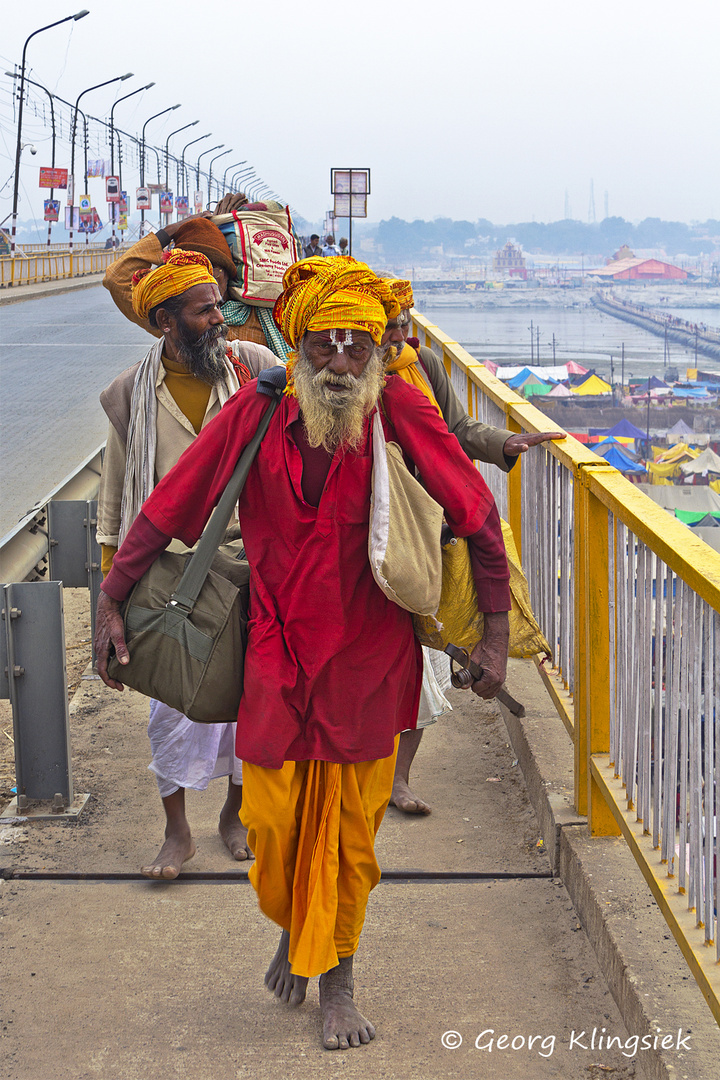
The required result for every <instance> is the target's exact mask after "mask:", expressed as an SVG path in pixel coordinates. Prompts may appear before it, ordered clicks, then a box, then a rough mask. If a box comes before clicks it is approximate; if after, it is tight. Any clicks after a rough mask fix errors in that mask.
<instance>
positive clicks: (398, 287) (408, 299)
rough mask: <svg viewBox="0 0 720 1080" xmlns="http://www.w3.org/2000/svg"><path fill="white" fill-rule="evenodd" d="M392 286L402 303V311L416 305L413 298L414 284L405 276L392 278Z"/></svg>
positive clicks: (393, 292) (400, 303) (394, 294)
mask: <svg viewBox="0 0 720 1080" xmlns="http://www.w3.org/2000/svg"><path fill="white" fill-rule="evenodd" d="M390 288H391V290H392V294H393V296H394V297H395V299H396V300H397V302H398V304H399V305H400V310H401V311H408V310H409V309H410V308H411V307H414V306H415V301H414V299H413V291H412V284H411V283H410V282H409V281H406V280H405V279H404V278H391V279H390Z"/></svg>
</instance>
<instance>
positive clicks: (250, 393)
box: [95, 257, 510, 1050]
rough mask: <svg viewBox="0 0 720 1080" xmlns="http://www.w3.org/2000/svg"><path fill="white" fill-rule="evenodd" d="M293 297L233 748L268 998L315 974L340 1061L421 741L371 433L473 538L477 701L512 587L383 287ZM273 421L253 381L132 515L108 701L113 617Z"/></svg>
mask: <svg viewBox="0 0 720 1080" xmlns="http://www.w3.org/2000/svg"><path fill="white" fill-rule="evenodd" d="M283 285H284V290H283V293H282V294H281V296H280V297H279V299H278V300H277V302H276V304H275V308H274V316H275V320H276V322H277V323H278V326H279V327H280V329H281V330H282V333H283V336H284V338H285V340H286V341H287V342H288V343H289V344H290V345H291V346H292V348H293V350H295V352H296V355H295V357H293V358H291V360H290V361H288V371H287V374H288V378H287V387H286V393H285V395H284V396H283V398H282V400H281V401H280V403H279V405H278V407H277V409H276V411H275V413H274V414H273V415H272V417H271V419H270V422H269V426H268V429H267V433H266V435H265V438H264V439H263V441H262V442H261V444H260V448H259V450H258V452H257V455H256V457H255V458H254V460H253V464H252V466H251V468H250V471H249V474H248V477H247V480H246V482H245V486H244V488H243V491H242V494H241V496H240V501H239V503H238V518H239V521H240V526H241V529H242V535H243V542H244V545H245V551H246V554H247V559H248V562H249V563H250V567H251V571H252V572H251V577H250V621H249V623H248V639H247V648H246V652H245V663H244V689H243V696H242V700H241V702H240V708H239V711H238V719H237V741H236V747H235V749H236V753H237V755H238V756H239V757H240V758H242V761H243V806H242V811H241V814H242V820H243V823H244V824H245V825H246V826H247V828H248V845H249V847H250V848H251V850H252V851H253V853H254V855H255V862H254V864H253V865H252V867H251V868H250V872H249V877H250V881H251V882H252V884H253V886H254V888H255V890H256V892H257V895H258V902H259V905H260V908H261V910H262V911H263V912H264V913H265V915H267V916H268V918H270V919H271V920H272V921H273V922H275V923H276V924H277V925H278V926H279V927H280V929H281V935H280V942H279V944H278V947H277V952H276V954H275V956H274V958H273V959H272V961H271V963H270V967H269V968H268V971H267V973H266V975H265V983H266V985H267V987H268V989H269V990H271V991H272V992H273V993H274V994H275V996H276V997H277V998H279V999H280V1000H281V1001H283V1002H286V1003H287V1004H289V1005H299V1004H301V1002H303V1001H304V999H305V995H306V990H307V984H308V980H309V979H310V978H311V977H313V976H315V975H319V976H320V984H319V994H320V1009H321V1012H322V1022H323V1028H322V1044H323V1046H324V1047H325V1048H326V1049H328V1050H337V1049H347V1048H348V1047H351V1046H352V1047H359V1046H360V1045H361V1044H364V1043H369V1042H370V1041H371V1040H372V1039H373V1037H374V1035H375V1027H374V1025H373V1024H372V1023H371V1022H370V1021H369V1020H367V1019H366V1018H365V1017H364V1016H363V1015H362V1014H361V1013H360V1012H359V1010H358V1008H357V1006H356V1005H355V1003H354V1000H353V990H354V980H353V958H354V954H355V952H356V950H357V948H358V945H359V941H360V934H361V931H362V928H363V923H364V919H365V910H366V907H367V902H368V897H369V894H370V891H371V889H373V888H374V886H375V885H377V883H378V881H379V879H380V868H379V866H378V864H377V860H376V858H375V852H374V844H375V836H376V834H377V830H378V828H379V827H380V823H381V821H382V817H383V814H384V813H385V810H386V808H387V805H388V801H389V799H390V794H391V791H392V784H393V774H394V768H395V753H396V750H397V738H398V736H399V733H400V732H401V731H403V730H405V729H406V728H410V727H414V725H415V720H416V717H417V709H418V700H419V696H420V686H421V681H422V653H421V650H420V646H419V644H418V643H417V639H416V638H415V635H414V632H413V623H412V618H411V616H410V614H409V612H407V611H405V610H404V609H403V608H401V607H399V606H398V605H397V604H394V603H392V601H391V600H389V599H388V598H387V597H386V595H385V593H384V592H383V591H382V590H381V589H380V587H379V586H378V585H377V584H376V582H375V579H374V577H373V574H372V570H371V567H370V560H369V558H368V533H369V528H370V526H369V517H370V490H371V475H372V465H373V425H375V424H381V425H382V429H383V434H384V437H385V439H386V440H387V441H393V442H396V443H398V444H399V445H400V446H401V448H402V450H403V452H404V454H405V455H406V458H407V459H408V463H409V465H410V466H411V467H416V468H417V469H418V471H419V472H420V475H421V476H422V478H423V481H424V483H425V485H426V487H427V489H428V491H429V492H430V494H431V495H432V496H433V498H434V499H436V500H437V501H438V502H439V503H440V504H441V505H442V506H443V507H444V509H445V514H446V517H447V520H448V523H449V524H450V526H451V528H452V530H453V532H454V533H455V535H456V536H466V537H468V543H469V547H470V551H471V560H472V564H473V573H474V577H475V583H476V588H477V591H478V598H479V607H480V610H481V611H483V612H484V615H485V620H484V621H485V629H484V634H483V638H482V640H481V641H480V642H479V643H478V645H477V646H476V648H475V649H474V650H473V653H472V658H473V660H474V661H475V662H476V663H477V664H478V665H479V666H480V667H482V669H483V671H484V674H483V677H482V679H480V680H478V681H477V682H475V683H474V684H473V690H474V691H475V693H477V694H478V695H479V696H481V697H485V698H489V697H493V696H494V695H495V693H497V690H498V689H499V687H500V686H501V685H502V682H503V679H504V677H505V665H506V658H507V641H508V618H507V612H508V610H509V608H510V592H509V588H508V578H509V575H508V568H507V561H506V558H505V549H504V545H503V539H502V531H501V528H500V519H499V517H498V513H497V509H496V507H495V503H494V501H493V498H492V495H491V494H490V492H489V490H488V488H487V486H486V484H485V482H484V481H483V479H482V477H481V476H480V474H479V473H478V472H477V470H476V469H475V468H474V467H473V466H472V464H471V462H470V461H469V460H468V458H467V457H466V456H465V454H463V452H462V450H461V449H460V444H459V443H458V441H457V439H456V438H455V436H454V435H451V434H450V433H449V431H448V429H447V425H445V424H444V423H443V421H442V420H441V418H440V416H439V414H438V412H437V410H436V409H435V408H434V407H433V406H432V405H431V404H430V403H429V401H428V400H427V398H426V397H424V395H423V394H421V393H420V392H419V391H418V390H417V389H416V388H415V387H413V386H409V385H407V384H406V383H405V382H403V381H402V380H401V379H399V378H398V377H397V376H390V377H389V378H387V379H385V378H384V376H383V372H382V366H381V364H382V359H381V350H380V349H379V347H378V346H379V344H380V340H381V338H382V334H383V331H384V329H385V325H386V322H387V320H388V318H394V317H396V316H397V314H398V312H399V305H398V303H397V301H396V300H395V299H394V298H393V295H392V293H391V291H390V287H389V285H388V284H387V282H384V281H382V280H381V279H379V278H378V277H377V276H376V275H375V274H374V273H373V272H372V271H371V270H370V268H369V267H367V266H365V265H364V264H363V263H359V262H356V261H355V259H353V258H351V257H344V258H340V257H338V258H312V259H306V260H304V261H303V262H300V263H296V264H295V265H294V266H292V267H290V269H289V270H288V271H287V272H286V273H285V276H284V279H283ZM268 404H269V401H268V398H267V397H266V396H265V395H264V394H258V393H257V390H256V386H255V385H254V384H253V383H250V384H249V385H247V386H244V387H242V388H241V390H240V391H239V392H238V393H237V394H236V395H235V396H234V397H233V398H232V399H231V400H230V401H229V402H228V404H227V405H226V406H225V408H224V409H222V410H221V412H220V414H219V415H218V416H217V417H216V418H215V419H214V420H213V422H212V423H211V424H209V425H208V426H207V427H206V428H205V429H204V430H203V431H202V432H201V433H200V435H199V436H198V438H197V440H196V441H195V442H194V443H193V444H192V446H190V447H189V448H188V450H187V451H186V453H185V454H184V455H183V457H182V459H181V460H180V462H178V465H177V466H176V467H175V469H173V470H172V471H171V472H170V473H169V474H168V475H167V476H166V477H165V478H164V479H163V480H162V481H161V482H160V483H159V484H158V486H157V487H156V488H155V490H154V491H153V492H152V494H151V495H150V497H149V498H148V500H147V502H146V503H145V504H144V506H143V507H142V510H141V511H140V513H139V514H138V516H137V518H136V520H135V523H134V524H133V526H132V528H131V530H130V532H129V533H128V536H127V539H126V540H125V543H124V544H123V545H122V547H121V548H120V550H119V551H118V553H117V556H116V559H115V562H114V564H113V568H112V570H111V571H110V574H109V575H108V577H107V578H106V580H105V581H104V582H103V585H102V593H101V596H100V599H99V601H98V613H97V621H96V635H95V648H96V652H97V656H98V673H99V675H100V677H101V678H102V679H103V680H104V681H105V683H106V684H107V685H108V686H110V687H112V688H114V689H122V683H120V682H118V681H116V680H113V679H111V678H110V677H109V675H108V673H107V657H108V655H109V650H110V647H111V646H113V647H114V649H115V652H116V654H117V657H118V659H119V661H120V663H121V664H122V663H127V659H128V651H127V646H126V644H125V641H124V637H123V624H122V617H121V615H120V603H121V601H122V600H124V599H125V597H126V596H127V595H128V593H129V592H130V591H131V589H132V587H133V584H134V582H135V581H137V580H139V578H140V577H141V576H142V574H143V573H144V572H145V570H146V569H147V567H148V566H149V565H150V564H151V563H152V562H153V561H154V559H155V558H156V557H157V555H158V554H159V553H160V551H162V550H163V548H165V547H166V546H167V545H168V544H169V543H170V540H171V538H172V537H178V538H180V539H181V540H183V542H185V543H187V544H192V543H195V542H196V540H197V538H198V537H199V536H200V534H201V533H202V530H203V529H204V527H205V524H206V522H207V520H208V518H209V516H210V514H211V512H212V509H213V507H214V506H215V505H216V504H217V502H218V500H219V498H220V496H221V494H222V492H223V491H224V490H225V488H226V486H227V484H228V481H229V479H230V476H231V475H232V472H233V469H234V467H235V464H236V462H237V461H238V459H239V457H240V455H241V453H242V451H243V450H244V448H245V447H246V446H247V445H248V443H249V442H250V440H251V439H252V437H253V435H254V434H255V432H256V431H257V428H258V424H259V422H260V420H261V418H262V416H263V415H264V413H265V410H266V409H267V407H268Z"/></svg>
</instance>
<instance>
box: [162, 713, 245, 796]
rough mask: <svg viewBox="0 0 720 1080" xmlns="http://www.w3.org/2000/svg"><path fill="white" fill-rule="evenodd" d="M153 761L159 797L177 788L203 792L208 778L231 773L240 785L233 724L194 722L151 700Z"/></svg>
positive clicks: (240, 774)
mask: <svg viewBox="0 0 720 1080" xmlns="http://www.w3.org/2000/svg"><path fill="white" fill-rule="evenodd" d="M148 735H149V737H150V749H151V750H152V761H151V762H150V764H149V765H148V768H149V769H150V770H151V772H154V773H155V775H156V777H157V782H158V788H159V789H160V797H161V798H162V799H165V798H167V796H168V795H172V794H173V792H174V791H177V789H178V788H193V789H194V790H195V791H204V790H205V788H206V787H207V786H208V784H209V783H210V781H211V780H215V779H216V778H217V777H220V776H230V777H232V781H233V783H234V784H242V762H241V761H240V760H239V759H238V758H237V757H236V756H235V724H196V723H195V721H194V720H188V718H187V716H184V715H183V713H181V712H178V711H177V709H171V708H170V706H169V705H163V703H162V702H161V701H155V700H153V701H151V703H150V722H149V723H148Z"/></svg>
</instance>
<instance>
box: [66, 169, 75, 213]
mask: <svg viewBox="0 0 720 1080" xmlns="http://www.w3.org/2000/svg"><path fill="white" fill-rule="evenodd" d="M74 203H75V177H74V176H68V185H67V204H68V206H73V205H74Z"/></svg>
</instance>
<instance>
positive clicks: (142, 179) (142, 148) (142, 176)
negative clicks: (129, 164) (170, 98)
mask: <svg viewBox="0 0 720 1080" xmlns="http://www.w3.org/2000/svg"><path fill="white" fill-rule="evenodd" d="M179 108H180V105H179V104H178V105H168V107H167V109H161V110H160V112H156V113H153V115H152V116H148V118H147V120H146V121H145V123H144V124H143V129H142V139H141V142H140V187H145V128H146V127H147V126H148V124H149V123H150V121H151V120H157V118H158V116H164V115H165V113H169V112H174V110H175V109H179ZM159 182H160V171H159V170H158V183H159ZM158 199H159V196H158ZM140 221H141V225H140V231H141V232H142V222H144V221H145V210H144V209H143V210H141V211H140Z"/></svg>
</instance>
